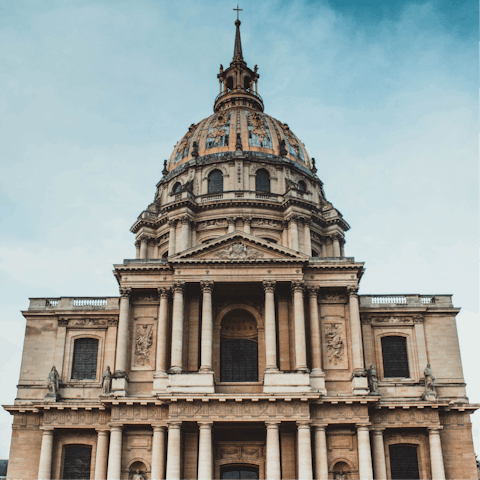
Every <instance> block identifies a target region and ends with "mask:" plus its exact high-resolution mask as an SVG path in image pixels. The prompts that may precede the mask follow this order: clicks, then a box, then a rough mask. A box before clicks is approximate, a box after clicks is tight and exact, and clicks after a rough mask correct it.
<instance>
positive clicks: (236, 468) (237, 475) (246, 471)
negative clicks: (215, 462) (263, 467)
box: [220, 465, 259, 480]
mask: <svg viewBox="0 0 480 480" xmlns="http://www.w3.org/2000/svg"><path fill="white" fill-rule="evenodd" d="M220 478H222V479H229V480H230V479H232V480H234V479H235V480H236V479H238V480H240V479H253V480H256V479H258V478H259V476H258V467H256V466H254V465H225V466H223V467H222V468H221V469H220Z"/></svg>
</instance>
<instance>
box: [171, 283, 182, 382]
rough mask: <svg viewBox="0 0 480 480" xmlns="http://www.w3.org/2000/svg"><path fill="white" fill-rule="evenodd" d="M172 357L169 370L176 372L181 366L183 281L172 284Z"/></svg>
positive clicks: (180, 369) (179, 370)
mask: <svg viewBox="0 0 480 480" xmlns="http://www.w3.org/2000/svg"><path fill="white" fill-rule="evenodd" d="M173 291H174V294H173V320H172V357H171V362H170V365H171V366H170V371H171V372H172V373H178V372H181V371H182V368H183V293H184V291H185V282H175V283H174V284H173Z"/></svg>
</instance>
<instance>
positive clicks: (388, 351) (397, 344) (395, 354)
mask: <svg viewBox="0 0 480 480" xmlns="http://www.w3.org/2000/svg"><path fill="white" fill-rule="evenodd" d="M382 356H383V377H384V378H389V377H403V378H409V377H410V373H409V370H408V356H407V339H406V338H405V337H397V336H391V337H382Z"/></svg>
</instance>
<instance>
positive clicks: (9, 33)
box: [0, 0, 480, 458]
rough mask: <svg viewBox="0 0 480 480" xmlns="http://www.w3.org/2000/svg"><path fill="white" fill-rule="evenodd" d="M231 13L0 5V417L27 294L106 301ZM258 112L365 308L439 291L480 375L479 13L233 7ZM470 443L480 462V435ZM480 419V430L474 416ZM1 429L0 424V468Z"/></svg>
mask: <svg viewBox="0 0 480 480" xmlns="http://www.w3.org/2000/svg"><path fill="white" fill-rule="evenodd" d="M235 6H236V3H229V2H225V1H208V2H207V1H202V0H195V1H192V0H184V1H182V2H169V1H147V0H136V1H132V0H129V1H122V0H117V1H107V0H95V1H93V0H84V1H76V0H72V1H69V2H64V1H50V0H44V1H42V2H38V1H34V0H30V1H21V0H16V1H9V2H6V1H0V42H1V44H2V46H3V47H2V49H1V51H0V84H1V86H2V88H1V89H0V112H1V115H0V145H1V162H0V168H1V170H0V174H1V175H0V215H1V219H2V221H1V236H0V287H1V291H2V295H1V302H2V309H1V312H2V315H1V316H0V328H1V331H2V332H3V336H2V337H1V338H0V349H1V351H2V352H3V355H2V358H1V359H0V376H1V378H2V380H3V382H4V384H5V388H3V389H2V391H1V392H0V402H1V403H3V404H5V403H11V402H12V401H13V400H14V398H15V385H16V381H17V380H18V373H19V369H20V356H21V348H22V345H23V334H24V328H25V322H24V320H23V317H22V316H21V314H20V313H19V310H21V309H26V308H27V306H28V297H35V296H53V297H55V296H87V295H99V296H100V295H116V294H118V289H117V283H116V281H115V279H114V277H113V275H112V273H111V270H112V264H113V263H118V262H121V261H122V259H124V258H132V257H133V256H134V247H133V235H132V234H131V233H130V232H129V228H130V226H131V225H132V224H133V222H134V220H135V219H136V216H137V215H138V214H139V213H140V212H141V211H142V210H143V209H144V208H145V207H146V206H147V205H148V204H149V203H150V202H151V201H152V199H153V195H154V192H155V184H156V183H157V181H158V180H159V179H160V177H161V170H162V167H163V160H164V159H166V158H168V157H169V155H170V153H171V151H172V150H173V147H174V145H175V143H176V142H177V141H178V140H179V139H180V138H181V137H182V136H183V135H184V133H185V132H186V131H187V129H188V126H189V125H190V124H191V123H194V122H195V123H196V122H198V121H199V120H201V119H202V118H205V117H206V116H208V115H210V114H211V112H212V107H213V100H214V98H215V96H216V95H217V93H218V81H217V78H216V74H217V73H218V68H219V65H220V63H222V64H223V65H227V64H228V63H229V62H230V60H231V57H232V53H233V42H234V25H233V22H234V20H235V13H234V12H233V11H232V9H233V8H234V7H235ZM240 8H243V12H241V20H242V27H241V29H242V41H243V52H244V56H245V58H246V60H247V62H248V63H249V65H250V66H253V65H255V64H258V66H259V73H260V80H259V93H260V94H261V95H262V97H263V98H264V102H265V109H266V112H267V113H269V114H270V115H272V116H273V117H275V118H278V119H279V120H281V121H282V122H285V123H288V124H289V126H290V128H291V129H292V130H293V132H294V133H295V134H297V135H298V136H299V137H300V139H302V141H303V142H304V143H305V145H306V148H307V150H308V151H309V153H310V155H311V156H313V157H315V158H316V160H317V168H318V170H319V171H318V175H319V177H320V178H321V179H322V181H323V182H324V183H325V191H326V194H327V198H328V199H329V200H330V201H332V202H333V203H334V205H335V206H336V207H337V208H338V209H339V210H340V211H341V212H342V213H343V215H344V217H345V219H346V220H347V221H348V222H349V224H350V225H351V227H352V229H351V230H350V231H349V232H348V233H347V244H346V253H347V255H349V256H355V258H356V259H357V260H360V261H365V262H366V274H365V275H364V277H363V279H362V282H361V290H360V293H424V294H431V293H452V294H454V304H455V305H456V306H460V307H462V312H461V313H460V315H459V316H458V329H459V335H460V342H461V349H462V358H463V362H464V370H465V376H466V379H467V383H468V386H467V392H468V395H469V397H470V400H471V401H472V402H480V388H479V385H478V380H477V378H478V377H477V371H478V370H477V368H478V363H479V359H478V347H477V345H478V340H479V328H478V286H479V285H478V213H479V212H478V162H477V155H478V153H477V152H478V143H477V142H478V127H477V115H478V114H477V105H478V93H477V92H478V90H477V89H478V59H477V57H478V5H477V4H476V3H474V2H452V1H448V2H447V1H436V2H393V1H389V2H386V1H384V2H373V1H371V2H361V1H356V2H353V1H340V0H339V1H331V2H322V1H303V2H301V1H288V2H287V1H285V2H279V1H268V0H265V1H262V2H254V1H251V0H249V1H245V2H242V4H241V5H240ZM479 415H480V414H478V413H477V414H476V415H474V416H473V418H474V436H475V441H476V442H477V451H479V450H480V421H479V420H478V419H477V418H476V417H478V416H479ZM479 418H480V417H479ZM10 425H11V417H10V416H9V415H8V414H6V413H0V458H5V457H6V456H7V455H8V449H9V443H10V434H11V430H10Z"/></svg>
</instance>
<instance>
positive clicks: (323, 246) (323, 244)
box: [322, 238, 328, 257]
mask: <svg viewBox="0 0 480 480" xmlns="http://www.w3.org/2000/svg"><path fill="white" fill-rule="evenodd" d="M326 242H327V241H326V240H325V238H323V243H322V257H328V252H327V243H326Z"/></svg>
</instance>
